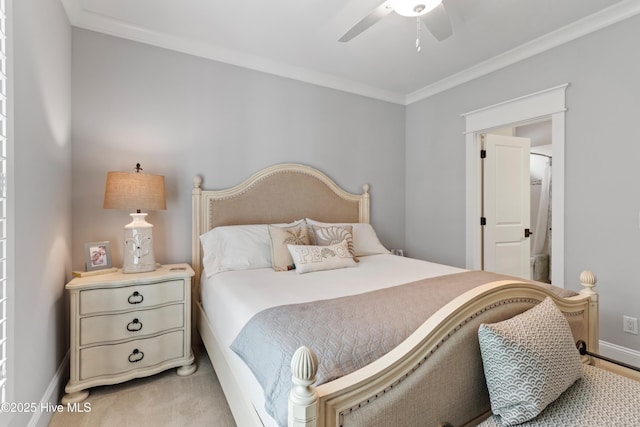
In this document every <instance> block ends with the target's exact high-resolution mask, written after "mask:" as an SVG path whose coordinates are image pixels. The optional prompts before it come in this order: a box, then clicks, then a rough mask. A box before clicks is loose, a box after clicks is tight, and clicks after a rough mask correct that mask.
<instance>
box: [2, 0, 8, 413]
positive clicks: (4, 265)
mask: <svg viewBox="0 0 640 427" xmlns="http://www.w3.org/2000/svg"><path fill="white" fill-rule="evenodd" d="M6 35H7V8H6V0H0V402H3V403H4V402H6V401H7V392H6V390H7V354H8V351H7V346H8V345H9V343H7V319H8V316H7V305H8V302H7V287H8V283H7V145H8V141H7V37H6Z"/></svg>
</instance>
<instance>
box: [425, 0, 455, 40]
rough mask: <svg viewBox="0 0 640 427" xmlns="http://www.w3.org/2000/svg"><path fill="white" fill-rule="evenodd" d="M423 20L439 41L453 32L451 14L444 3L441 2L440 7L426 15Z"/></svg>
mask: <svg viewBox="0 0 640 427" xmlns="http://www.w3.org/2000/svg"><path fill="white" fill-rule="evenodd" d="M422 22H424V25H425V27H427V29H428V30H429V31H430V32H431V34H433V36H434V37H435V38H436V39H438V41H442V40H444V39H446V38H447V37H449V36H451V35H452V34H453V29H452V28H451V21H450V20H449V14H448V13H447V10H446V9H445V8H444V4H443V3H440V4H439V5H438V7H436V8H435V9H433V10H432V11H431V12H429V13H427V14H426V15H424V16H423V17H422Z"/></svg>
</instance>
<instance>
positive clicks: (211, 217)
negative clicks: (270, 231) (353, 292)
mask: <svg viewBox="0 0 640 427" xmlns="http://www.w3.org/2000/svg"><path fill="white" fill-rule="evenodd" d="M202 181H203V180H202V177H200V176H196V177H195V178H194V179H193V190H192V201H193V207H192V229H193V236H192V254H191V255H192V261H191V262H192V266H193V269H194V271H195V272H196V281H199V280H200V274H201V272H202V247H201V245H200V236H201V235H202V234H204V233H206V232H207V231H209V230H211V229H213V228H215V227H218V226H221V225H241V224H273V223H287V222H291V221H295V220H297V219H301V218H313V219H315V220H318V221H322V222H367V223H368V222H369V209H370V196H369V186H368V185H366V184H365V185H364V186H363V190H364V192H363V194H352V193H349V192H347V191H345V190H343V189H342V188H340V187H338V185H337V184H336V183H335V182H333V180H332V179H331V178H329V177H328V176H327V175H325V174H324V173H322V172H320V171H319V170H317V169H314V168H312V167H310V166H305V165H300V164H295V163H284V164H277V165H274V166H271V167H268V168H266V169H263V170H261V171H259V172H257V173H255V174H254V175H253V176H251V177H250V178H248V179H247V180H246V181H244V182H243V183H241V184H239V185H237V186H235V187H232V188H228V189H224V190H203V189H202Z"/></svg>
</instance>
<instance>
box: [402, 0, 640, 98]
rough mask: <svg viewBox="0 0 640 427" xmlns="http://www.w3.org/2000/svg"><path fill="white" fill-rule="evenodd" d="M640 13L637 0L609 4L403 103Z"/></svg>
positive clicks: (450, 78) (429, 88)
mask: <svg viewBox="0 0 640 427" xmlns="http://www.w3.org/2000/svg"><path fill="white" fill-rule="evenodd" d="M638 13H640V2H639V1H637V0H625V1H622V2H620V3H617V4H614V5H613V6H609V7H608V8H606V9H603V10H601V11H599V12H597V13H594V14H592V15H589V16H587V17H585V18H582V19H580V20H578V21H576V22H574V23H572V24H569V25H567V26H565V27H562V28H559V29H557V30H555V31H553V32H551V33H548V34H546V35H544V36H541V37H538V38H537V39H534V40H532V41H530V42H528V43H525V44H523V45H520V46H518V47H516V48H514V49H511V50H508V51H506V52H504V53H502V54H500V55H497V56H494V57H493V58H490V59H488V60H486V61H483V62H481V63H479V64H477V65H474V66H473V67H470V68H467V69H466V70H463V71H461V72H459V73H456V74H452V75H450V76H448V77H445V78H444V79H442V80H439V81H437V82H436V83H433V84H431V85H428V86H425V87H423V88H422V89H418V90H416V91H414V92H411V93H409V94H408V95H407V96H406V99H405V105H410V104H413V103H415V102H418V101H421V100H423V99H426V98H429V97H431V96H433V95H435V94H438V93H440V92H444V91H445V90H448V89H452V88H454V87H456V86H459V85H461V84H463V83H467V82H469V81H471V80H474V79H477V78H479V77H482V76H485V75H487V74H490V73H492V72H494V71H497V70H499V69H502V68H505V67H508V66H509V65H512V64H515V63H516V62H519V61H522V60H524V59H527V58H530V57H532V56H534V55H537V54H539V53H542V52H544V51H547V50H549V49H553V48H554V47H557V46H560V45H563V44H565V43H568V42H570V41H572V40H575V39H577V38H580V37H582V36H585V35H587V34H590V33H593V32H595V31H598V30H601V29H603V28H605V27H608V26H609V25H612V24H615V23H617V22H620V21H623V20H625V19H627V18H631V17H632V16H635V15H637V14H638Z"/></svg>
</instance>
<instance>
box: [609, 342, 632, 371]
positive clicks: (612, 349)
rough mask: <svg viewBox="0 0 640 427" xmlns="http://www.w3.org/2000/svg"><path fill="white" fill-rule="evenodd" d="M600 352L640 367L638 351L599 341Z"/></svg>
mask: <svg viewBox="0 0 640 427" xmlns="http://www.w3.org/2000/svg"><path fill="white" fill-rule="evenodd" d="M600 354H602V355H603V356H606V357H609V358H611V359H614V360H618V361H620V362H624V363H627V364H629V365H632V366H636V367H639V368H640V351H637V350H633V349H630V348H627V347H622V346H621V345H617V344H612V343H610V342H606V341H600Z"/></svg>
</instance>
